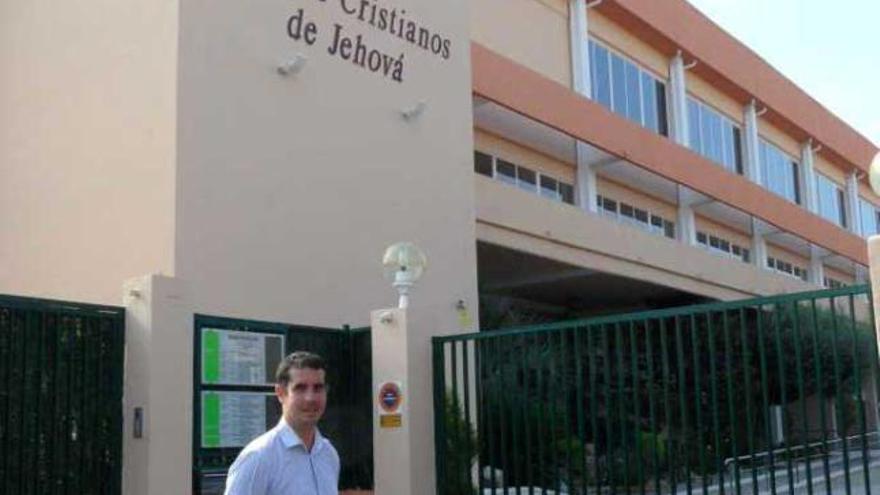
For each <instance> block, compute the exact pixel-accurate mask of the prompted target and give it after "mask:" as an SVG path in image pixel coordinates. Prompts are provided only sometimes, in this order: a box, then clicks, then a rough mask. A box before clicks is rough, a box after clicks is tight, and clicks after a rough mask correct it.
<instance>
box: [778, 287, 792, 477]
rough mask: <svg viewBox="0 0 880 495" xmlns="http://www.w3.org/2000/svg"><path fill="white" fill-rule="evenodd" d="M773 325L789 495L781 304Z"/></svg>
mask: <svg viewBox="0 0 880 495" xmlns="http://www.w3.org/2000/svg"><path fill="white" fill-rule="evenodd" d="M773 315H774V319H773V323H774V328H773V330H774V337H775V341H776V364H777V373H779V391H780V396H781V399H780V401H781V404H780V407H782V410H783V414H782V415H781V416H782V425H783V427H782V431H783V438H784V442H785V465H786V470H787V473H788V491H789V493H793V492H794V472H793V469H792V463H791V446H790V442H789V439H790V435H791V433H790V431H789V424H788V421H787V420H786V418H785V410H786V408H787V407H788V394H787V393H786V380H785V357H786V353H785V349H784V348H783V346H782V336H781V333H782V331H781V329H780V328H781V326H782V322H781V320H782V311H781V309H780V307H779V303H778V302H777V303H775V304H774V305H773Z"/></svg>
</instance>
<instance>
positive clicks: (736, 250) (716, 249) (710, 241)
mask: <svg viewBox="0 0 880 495" xmlns="http://www.w3.org/2000/svg"><path fill="white" fill-rule="evenodd" d="M697 244H698V245H700V246H703V247H704V248H706V249H708V250H709V251H710V252H712V253H714V254H719V255H721V256H726V257H728V258H733V259H738V260H740V261H742V262H743V263H748V262H749V260H750V259H751V252H750V251H749V249H748V248H746V247H743V246H740V245H739V244H734V243H733V242H731V241H730V240H728V239H722V238H721V237H718V236H715V235H712V234H707V233H706V232H701V231H699V230H698V231H697Z"/></svg>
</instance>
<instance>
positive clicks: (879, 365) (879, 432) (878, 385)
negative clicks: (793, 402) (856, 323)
mask: <svg viewBox="0 0 880 495" xmlns="http://www.w3.org/2000/svg"><path fill="white" fill-rule="evenodd" d="M866 293H867V294H866V297H867V305H868V318H869V320H868V328H869V329H870V330H871V335H870V337H871V349H870V353H871V380H872V382H873V384H874V387H873V390H872V391H873V393H874V400H875V401H878V400H880V355H878V350H877V328H876V322H877V320H876V319H875V318H876V313H875V312H874V296H873V293H872V291H871V290H870V286H868V289H867V290H866ZM874 407H875V408H877V407H878V406H877V404H876V403H875V405H874ZM874 418H875V423H877V420H878V419H880V418H878V411H876V410H875V415H874ZM874 428H875V430H874V435H875V441H878V440H880V424H875V425H874ZM869 460H870V459H869ZM867 489H868V492H867V494H868V495H871V485H870V484H869V485H868V487H867Z"/></svg>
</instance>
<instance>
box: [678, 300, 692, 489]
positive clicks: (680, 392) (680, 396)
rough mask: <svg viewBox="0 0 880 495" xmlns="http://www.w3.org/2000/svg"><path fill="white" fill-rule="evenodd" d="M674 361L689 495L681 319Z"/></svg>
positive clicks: (689, 474)
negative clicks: (676, 370)
mask: <svg viewBox="0 0 880 495" xmlns="http://www.w3.org/2000/svg"><path fill="white" fill-rule="evenodd" d="M675 361H676V363H677V364H678V401H679V405H678V407H679V411H680V412H679V414H680V416H681V435H682V444H683V446H684V447H685V448H683V449H682V451H683V452H684V470H685V473H686V474H685V476H686V478H685V486H686V487H687V488H686V489H687V493H688V495H691V493H692V491H693V486H692V483H691V461H690V453H689V452H688V450H689V449H688V448H687V433H688V431H689V429H688V413H687V402H686V399H685V392H686V391H687V378H686V375H685V364H686V361H685V358H684V347H683V343H682V335H681V317H679V316H676V317H675Z"/></svg>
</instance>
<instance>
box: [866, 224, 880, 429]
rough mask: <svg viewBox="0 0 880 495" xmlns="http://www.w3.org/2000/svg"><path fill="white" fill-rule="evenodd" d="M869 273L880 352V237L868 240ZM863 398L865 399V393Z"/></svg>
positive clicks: (878, 420) (874, 391)
mask: <svg viewBox="0 0 880 495" xmlns="http://www.w3.org/2000/svg"><path fill="white" fill-rule="evenodd" d="M868 273H869V274H870V278H871V298H872V301H871V302H872V303H873V307H874V322H873V323H874V329H875V337H876V338H877V340H878V341H877V343H876V345H877V347H876V349H878V350H880V235H875V236H871V237H870V238H868ZM874 359H876V360H880V355H877V356H874ZM875 369H876V368H875ZM871 378H872V380H871V381H872V382H874V381H875V380H876V379H877V376H876V375H875V374H874V373H872V374H871ZM871 385H872V387H871V390H870V391H869V392H870V393H869V394H868V395H869V398H870V399H871V401H872V402H871V404H870V405H871V408H870V410H871V411H872V412H873V414H872V418H871V419H872V420H873V423H874V429H875V430H876V429H878V428H880V410H878V409H880V405H878V403H877V400H878V395H880V390H878V387H880V384H878V383H871ZM862 393H863V398H864V391H863V392H862Z"/></svg>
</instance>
